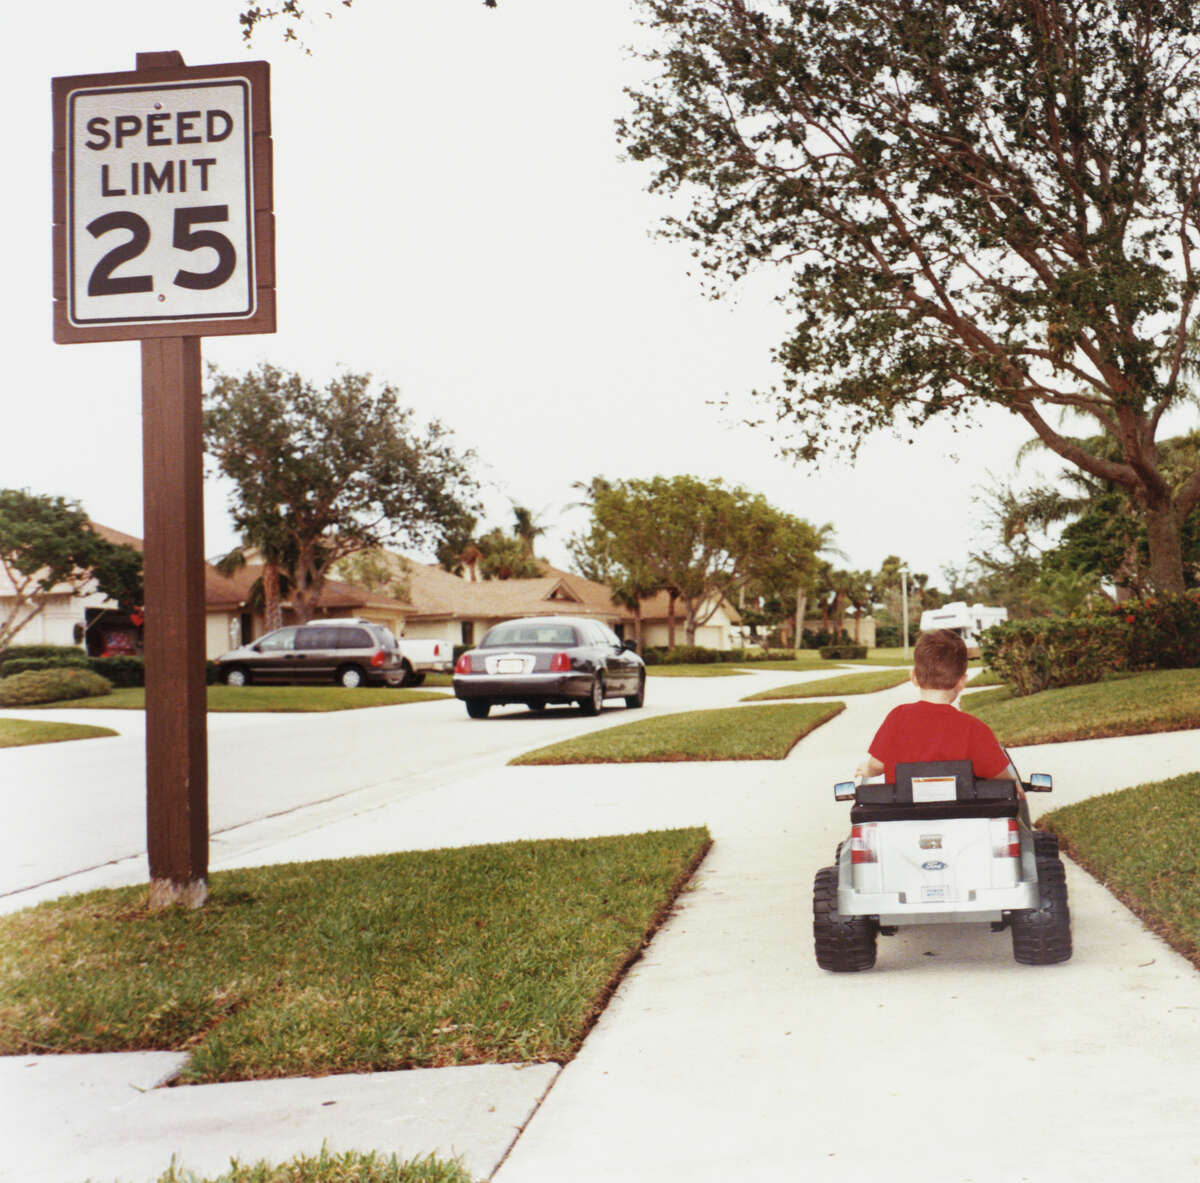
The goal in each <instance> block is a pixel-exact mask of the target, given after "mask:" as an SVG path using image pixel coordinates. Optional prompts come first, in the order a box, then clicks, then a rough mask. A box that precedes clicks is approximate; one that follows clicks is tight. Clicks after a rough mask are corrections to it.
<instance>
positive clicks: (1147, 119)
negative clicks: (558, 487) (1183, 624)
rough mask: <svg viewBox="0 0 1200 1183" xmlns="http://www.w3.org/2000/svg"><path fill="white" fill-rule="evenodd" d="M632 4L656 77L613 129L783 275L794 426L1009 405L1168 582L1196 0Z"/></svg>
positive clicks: (1189, 230) (1182, 393)
mask: <svg viewBox="0 0 1200 1183" xmlns="http://www.w3.org/2000/svg"><path fill="white" fill-rule="evenodd" d="M639 4H640V7H641V8H642V9H643V10H644V11H645V13H646V15H647V18H648V24H649V26H650V35H649V37H648V39H647V44H648V45H649V46H650V48H648V49H646V50H645V51H644V53H643V57H644V58H645V59H646V61H647V62H648V63H649V64H650V66H651V67H652V77H651V78H650V80H649V81H648V82H647V83H645V84H644V85H642V86H640V87H637V88H635V90H634V91H632V92H631V93H632V99H633V109H632V112H631V114H630V115H629V117H628V118H627V119H625V120H624V121H623V122H622V123H621V125H620V128H619V133H620V137H621V139H622V141H623V142H624V144H625V146H626V148H627V150H628V154H629V156H630V157H632V158H633V159H634V160H635V161H642V162H648V163H649V164H651V165H652V167H653V170H654V171H653V179H652V182H651V188H652V189H655V190H658V191H662V192H664V193H667V194H672V195H677V196H679V197H681V198H682V201H681V202H680V205H679V206H678V207H675V208H680V209H681V210H682V212H680V213H679V214H677V215H673V216H671V217H669V218H668V219H667V222H666V225H665V231H666V233H667V234H669V235H672V236H675V237H678V238H680V239H683V240H684V241H685V242H687V243H688V244H689V245H690V246H691V248H692V250H693V251H694V253H695V254H696V255H697V256H698V257H699V258H700V260H701V262H702V265H703V268H704V270H705V273H706V274H707V275H708V277H709V279H710V280H711V281H712V284H713V287H714V288H715V289H716V290H718V291H719V290H720V288H721V287H722V286H723V285H724V284H725V283H727V282H730V281H735V280H737V279H738V278H740V277H741V276H743V275H745V274H746V273H747V272H748V271H750V270H752V269H754V270H762V269H763V268H764V267H768V266H772V265H773V266H775V267H778V268H779V269H780V270H781V272H782V274H784V275H786V277H787V280H788V285H789V286H788V292H787V296H786V298H785V303H786V306H787V307H788V309H789V312H790V314H791V319H792V329H791V332H790V335H789V337H788V338H787V340H785V341H784V342H783V343H782V344H781V345H780V346H779V347H778V349H777V352H776V360H777V362H778V363H779V365H780V367H781V369H782V371H783V379H782V383H781V385H780V386H779V387H777V388H775V389H773V390H771V391H769V392H767V393H766V394H765V396H764V397H765V399H766V400H767V401H768V403H769V404H770V405H771V408H772V413H773V417H774V418H775V419H777V420H778V421H779V422H781V423H782V424H783V425H784V430H785V432H786V433H787V439H786V441H785V444H784V447H785V451H788V452H789V453H790V454H792V455H794V456H796V457H799V458H802V459H812V458H814V457H816V456H817V455H818V454H820V452H821V451H822V450H823V449H825V448H826V447H829V446H832V445H836V440H837V431H836V430H835V429H834V425H836V428H838V429H840V431H841V432H842V433H844V435H843V437H842V439H843V443H844V446H846V447H848V449H849V450H853V449H854V448H855V447H856V446H857V443H858V441H859V439H861V437H862V435H863V434H864V433H866V432H869V431H871V430H874V429H878V428H891V427H893V426H895V425H897V424H898V425H900V427H901V428H903V427H904V426H905V425H907V427H908V429H909V430H914V431H915V430H916V429H919V428H920V427H921V426H923V425H924V424H926V423H928V422H930V421H931V420H932V419H934V418H935V417H949V418H952V419H957V420H959V421H962V422H966V423H969V422H970V420H971V418H972V416H973V415H974V414H975V413H976V411H977V409H978V408H979V407H981V406H984V405H991V406H998V407H1001V408H1004V409H1006V410H1008V411H1010V412H1011V413H1012V414H1014V415H1016V416H1019V417H1020V418H1021V419H1022V420H1024V422H1025V423H1026V424H1027V425H1028V427H1029V428H1030V430H1031V431H1032V432H1033V433H1034V434H1035V435H1036V436H1037V438H1038V439H1040V440H1042V441H1043V442H1044V443H1045V444H1046V446H1047V447H1048V448H1050V449H1051V450H1053V451H1054V452H1056V453H1057V454H1058V455H1059V456H1061V457H1062V458H1063V459H1064V460H1066V461H1067V462H1069V463H1070V464H1072V465H1074V466H1075V467H1077V468H1079V469H1080V470H1082V471H1083V472H1086V473H1088V474H1090V475H1091V476H1093V477H1096V478H1098V479H1100V480H1103V481H1108V482H1111V483H1113V484H1114V485H1118V486H1120V487H1121V488H1122V489H1123V490H1125V491H1126V493H1127V494H1128V496H1129V499H1130V504H1131V505H1132V506H1133V507H1134V508H1135V509H1136V511H1137V512H1138V514H1139V515H1140V516H1141V519H1142V521H1143V522H1144V524H1145V528H1146V537H1147V547H1148V555H1149V578H1150V580H1151V582H1152V583H1153V585H1154V586H1155V587H1157V588H1159V589H1160V590H1163V591H1181V590H1182V589H1183V587H1184V577H1183V568H1182V557H1181V541H1180V530H1181V526H1182V524H1183V522H1184V520H1185V519H1186V518H1187V517H1188V515H1189V514H1190V513H1191V511H1192V510H1193V509H1194V508H1195V506H1196V505H1197V504H1198V503H1200V466H1198V467H1193V468H1192V469H1190V470H1189V471H1187V472H1183V473H1179V474H1172V473H1168V472H1167V471H1166V470H1165V469H1164V466H1163V464H1162V461H1161V457H1160V454H1159V449H1158V446H1157V444H1156V439H1157V437H1158V435H1159V431H1160V428H1161V427H1162V425H1163V422H1164V418H1165V417H1166V416H1167V415H1168V414H1169V413H1170V412H1171V411H1172V410H1173V409H1175V408H1178V407H1179V406H1180V405H1181V404H1182V403H1183V402H1184V400H1185V399H1186V398H1187V396H1188V391H1187V387H1186V385H1185V381H1184V375H1185V363H1186V361H1187V358H1188V353H1189V343H1188V329H1189V326H1190V325H1191V323H1192V320H1193V316H1194V312H1195V302H1196V297H1197V294H1198V292H1200V279H1198V277H1197V264H1198V263H1200V134H1198V131H1197V129H1198V127H1200V20H1198V16H1197V10H1196V5H1195V4H1194V3H1193V2H1191V0H1155V2H1154V3H1143V2H1142V0H1106V2H1105V3H1096V2H1095V0H993V2H991V3H979V2H978V0H944V2H942V3H937V4H933V3H928V4H920V3H912V2H911V0H856V2H855V3H830V2H829V0H788V2H786V3H780V4H772V5H770V6H763V5H756V4H752V3H747V2H746V0H639ZM1067 420H1070V421H1075V422H1078V421H1080V420H1082V421H1083V422H1085V423H1087V424H1088V425H1090V426H1089V427H1088V429H1087V431H1085V432H1078V431H1076V432H1072V431H1071V430H1070V429H1069V428H1068V427H1066V426H1064V423H1065V422H1066V421H1067ZM1088 432H1092V433H1098V434H1099V435H1102V436H1104V437H1106V438H1107V439H1108V440H1110V441H1112V442H1113V443H1114V444H1115V445H1116V447H1115V454H1112V455H1110V454H1108V453H1106V452H1102V451H1098V450H1096V449H1094V448H1090V447H1089V446H1088V445H1087V443H1086V439H1087V436H1088Z"/></svg>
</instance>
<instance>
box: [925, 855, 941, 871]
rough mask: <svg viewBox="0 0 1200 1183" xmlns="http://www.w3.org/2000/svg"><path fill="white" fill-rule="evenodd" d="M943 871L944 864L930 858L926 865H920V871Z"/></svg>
mask: <svg viewBox="0 0 1200 1183" xmlns="http://www.w3.org/2000/svg"><path fill="white" fill-rule="evenodd" d="M945 869H946V864H945V863H943V862H940V861H939V860H938V859H935V858H931V859H930V860H929V861H928V862H927V863H922V864H921V870H922V871H944V870H945Z"/></svg>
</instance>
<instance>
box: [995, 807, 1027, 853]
mask: <svg viewBox="0 0 1200 1183" xmlns="http://www.w3.org/2000/svg"><path fill="white" fill-rule="evenodd" d="M992 857H993V858H1020V857H1021V827H1020V826H1019V825H1017V819H1016V818H1015V817H994V818H992Z"/></svg>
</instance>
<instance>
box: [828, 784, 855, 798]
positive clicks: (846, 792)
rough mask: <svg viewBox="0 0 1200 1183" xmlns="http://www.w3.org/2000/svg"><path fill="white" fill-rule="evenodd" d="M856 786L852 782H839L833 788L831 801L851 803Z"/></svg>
mask: <svg viewBox="0 0 1200 1183" xmlns="http://www.w3.org/2000/svg"><path fill="white" fill-rule="evenodd" d="M857 788H858V785H856V784H855V783H854V781H852V780H840V781H838V783H837V784H836V785H834V786H833V799H834V800H835V801H853V800H854V790H855V789H857Z"/></svg>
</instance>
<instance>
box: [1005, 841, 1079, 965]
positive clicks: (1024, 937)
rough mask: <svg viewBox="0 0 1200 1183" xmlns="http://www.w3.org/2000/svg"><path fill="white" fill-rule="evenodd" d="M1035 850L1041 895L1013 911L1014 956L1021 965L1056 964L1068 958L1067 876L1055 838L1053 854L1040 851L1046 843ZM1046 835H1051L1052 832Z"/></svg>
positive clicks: (1069, 943)
mask: <svg viewBox="0 0 1200 1183" xmlns="http://www.w3.org/2000/svg"><path fill="white" fill-rule="evenodd" d="M1038 837H1042V835H1036V836H1035V839H1034V841H1035V849H1037V873H1038V895H1039V896H1040V898H1041V902H1040V904H1039V905H1038V906H1037V907H1036V908H1028V909H1024V910H1022V911H1018V912H1014V913H1013V914H1012V943H1013V957H1015V958H1016V960H1017V961H1019V962H1020V963H1021V964H1022V965H1056V964H1057V963H1058V962H1060V961H1068V960H1070V957H1071V909H1070V907H1069V906H1068V904H1067V876H1066V872H1065V871H1064V869H1063V865H1062V860H1061V859H1060V858H1059V857H1058V850H1057V847H1058V841H1057V839H1055V841H1054V845H1055V851H1054V853H1053V854H1050V853H1043V852H1042V850H1041V849H1038V847H1039V846H1040V847H1042V848H1044V849H1048V845H1049V844H1048V843H1045V842H1042V843H1038V842H1037V838H1038ZM1045 837H1049V838H1053V837H1054V836H1053V835H1052V834H1050V835H1045Z"/></svg>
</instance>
